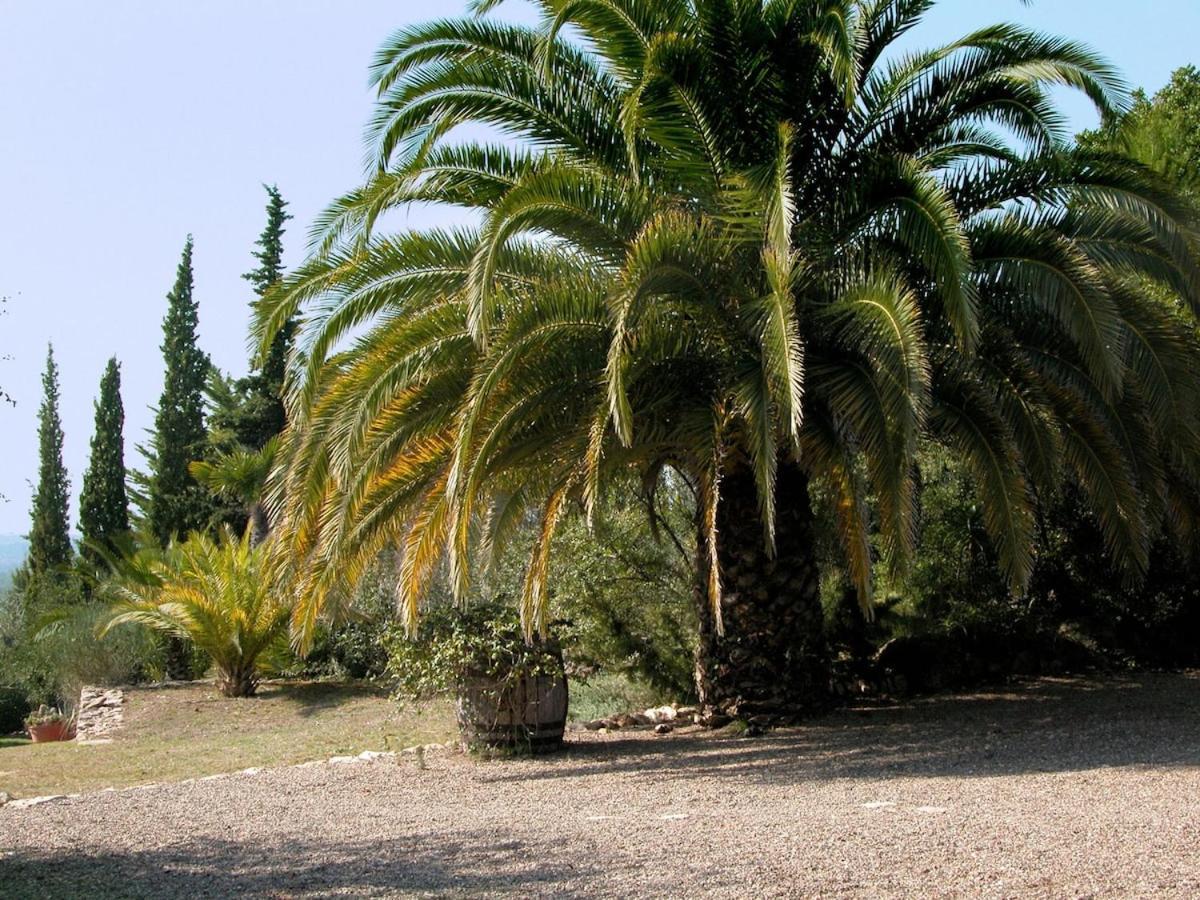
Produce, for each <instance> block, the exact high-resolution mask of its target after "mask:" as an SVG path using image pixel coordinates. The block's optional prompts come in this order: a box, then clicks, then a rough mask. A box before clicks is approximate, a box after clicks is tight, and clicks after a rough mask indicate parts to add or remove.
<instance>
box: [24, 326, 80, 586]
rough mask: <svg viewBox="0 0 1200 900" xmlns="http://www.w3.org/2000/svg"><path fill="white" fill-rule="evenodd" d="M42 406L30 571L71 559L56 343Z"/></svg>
mask: <svg viewBox="0 0 1200 900" xmlns="http://www.w3.org/2000/svg"><path fill="white" fill-rule="evenodd" d="M42 390H43V396H42V405H41V408H40V409H39V410H38V443H39V448H38V454H39V468H38V484H37V490H36V492H35V493H34V495H33V511H32V518H33V527H32V528H31V529H30V531H29V563H28V569H29V572H30V574H34V575H37V574H40V573H43V572H49V571H52V570H54V569H57V568H59V567H61V566H64V565H66V564H67V563H68V562H70V561H71V537H70V535H69V534H68V532H67V529H68V527H69V526H68V524H67V504H68V502H69V501H68V498H69V495H70V492H71V482H70V479H69V478H68V477H67V469H66V467H65V466H64V465H63V430H62V419H61V418H60V417H59V412H58V399H59V397H58V365H57V364H56V363H55V362H54V347H53V346H51V347H50V348H49V349H48V351H47V353H46V371H45V373H44V374H43V375H42Z"/></svg>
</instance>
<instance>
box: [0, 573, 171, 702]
mask: <svg viewBox="0 0 1200 900" xmlns="http://www.w3.org/2000/svg"><path fill="white" fill-rule="evenodd" d="M105 614H106V610H105V608H104V606H103V605H101V604H97V603H95V602H91V601H90V600H89V597H88V594H87V592H86V591H85V582H84V580H83V579H82V577H81V576H79V575H78V574H77V573H75V572H73V571H70V570H68V571H66V572H59V573H54V574H46V575H33V576H30V577H29V578H27V579H24V580H23V581H22V584H21V586H20V587H19V588H14V589H12V590H10V591H8V592H7V593H6V594H4V595H2V596H0V685H2V686H6V687H7V688H9V689H11V690H12V691H13V692H15V695H18V696H20V697H23V698H24V699H25V701H26V702H27V703H28V704H30V705H32V706H37V705H38V704H41V703H49V704H52V705H56V706H60V707H64V708H66V707H71V706H74V704H75V702H76V701H77V700H78V699H79V689H80V688H81V687H83V686H84V685H87V684H131V683H134V682H138V681H142V680H145V679H147V678H150V679H157V678H161V677H162V673H163V656H162V648H161V646H160V644H159V642H157V641H155V640H154V639H152V638H151V637H150V636H149V635H146V634H141V633H133V632H128V633H125V634H120V635H113V636H111V637H110V638H108V639H107V640H100V639H98V638H97V636H96V628H97V627H98V626H99V625H100V624H101V622H102V620H103V618H104V617H105Z"/></svg>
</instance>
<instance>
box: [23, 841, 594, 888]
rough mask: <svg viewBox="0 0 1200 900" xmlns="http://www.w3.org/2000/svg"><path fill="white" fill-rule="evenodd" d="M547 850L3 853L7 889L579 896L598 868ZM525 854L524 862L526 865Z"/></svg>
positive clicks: (498, 846) (413, 844)
mask: <svg viewBox="0 0 1200 900" xmlns="http://www.w3.org/2000/svg"><path fill="white" fill-rule="evenodd" d="M544 849H545V848H538V847H532V846H530V847H526V846H525V845H524V844H523V843H522V842H521V841H518V840H502V839H498V838H497V836H496V834H495V832H494V831H464V832H456V833H454V834H451V835H446V834H444V833H442V834H432V833H426V834H416V835H411V836H407V837H405V838H403V839H398V840H378V841H365V842H357V843H338V842H337V841H336V840H334V839H332V838H324V839H321V840H315V841H312V842H303V843H298V842H295V841H293V842H289V843H288V844H286V845H284V846H281V845H275V844H271V845H264V844H254V843H249V844H248V843H239V842H236V841H219V840H218V841H213V840H206V841H205V842H204V843H203V845H199V844H197V843H195V842H192V841H185V842H182V843H181V844H179V845H178V846H176V847H170V846H168V847H158V848H153V849H146V850H142V851H135V852H134V851H131V852H129V853H84V852H71V851H66V850H58V851H53V852H38V853H18V854H14V855H11V856H7V857H6V856H5V855H3V853H0V896H3V897H4V898H5V900H18V898H20V900H24V898H39V900H43V898H60V897H62V898H67V897H71V898H74V897H83V896H86V897H88V898H89V900H101V898H117V897H120V898H130V900H134V898H163V897H187V898H200V897H263V898H278V900H283V898H292V897H325V896H329V895H331V894H339V895H345V896H352V897H362V896H380V895H384V894H386V895H388V896H390V895H392V894H393V893H395V892H403V893H405V894H410V893H413V894H420V895H424V894H427V893H447V892H451V893H456V894H459V893H461V894H466V895H469V896H480V895H487V894H492V893H503V892H533V893H544V892H547V891H549V890H550V889H553V893H554V894H555V895H556V896H563V897H570V896H573V893H572V888H571V886H570V883H569V882H572V881H574V882H575V883H586V882H588V881H590V880H591V878H592V877H593V876H595V875H597V874H598V873H597V872H596V871H595V870H594V868H593V867H591V866H589V865H588V864H587V863H586V862H584V861H580V860H576V859H572V860H566V859H556V860H554V861H553V863H551V862H550V861H548V860H542V861H541V864H538V865H537V866H536V868H533V867H531V865H530V864H531V863H533V861H535V860H537V859H538V855H539V854H543V853H544ZM521 861H524V863H525V865H524V866H521V865H518V864H519V863H520V862H521Z"/></svg>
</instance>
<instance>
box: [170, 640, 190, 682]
mask: <svg viewBox="0 0 1200 900" xmlns="http://www.w3.org/2000/svg"><path fill="white" fill-rule="evenodd" d="M165 651H166V652H165V653H164V657H165V658H164V660H163V668H165V669H166V675H167V678H168V680H170V681H191V680H192V646H191V644H190V643H189V642H188V641H186V640H184V639H183V638H181V637H179V636H178V635H174V634H169V635H167V641H166V648H165Z"/></svg>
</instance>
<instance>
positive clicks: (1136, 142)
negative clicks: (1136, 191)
mask: <svg viewBox="0 0 1200 900" xmlns="http://www.w3.org/2000/svg"><path fill="white" fill-rule="evenodd" d="M1080 143H1081V144H1082V145H1083V146H1085V147H1092V148H1105V149H1108V150H1113V151H1116V152H1119V153H1124V154H1126V155H1128V156H1129V157H1131V158H1132V159H1134V160H1136V161H1137V162H1140V163H1142V164H1143V165H1145V166H1149V167H1150V168H1151V169H1153V170H1154V171H1155V172H1158V173H1159V174H1160V175H1162V176H1164V177H1165V178H1167V179H1168V180H1169V181H1170V182H1172V183H1173V184H1175V185H1176V186H1177V187H1179V188H1180V189H1181V190H1182V191H1184V192H1185V193H1187V194H1189V195H1190V196H1191V197H1192V198H1193V199H1200V70H1198V69H1197V68H1196V67H1195V66H1185V67H1183V68H1181V69H1177V70H1176V71H1175V72H1174V73H1173V74H1172V75H1171V80H1170V82H1169V83H1168V84H1167V85H1166V87H1164V88H1163V89H1162V90H1160V91H1159V92H1158V93H1156V94H1155V95H1154V96H1153V97H1147V96H1146V94H1145V92H1144V91H1138V92H1136V93H1135V94H1134V100H1133V106H1132V107H1131V108H1130V110H1129V111H1128V112H1127V113H1125V114H1124V115H1122V116H1120V117H1119V118H1116V119H1114V120H1113V121H1112V122H1111V123H1110V124H1109V125H1108V126H1107V127H1106V128H1103V129H1101V130H1099V131H1094V132H1088V133H1085V134H1083V135H1081V136H1080Z"/></svg>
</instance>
